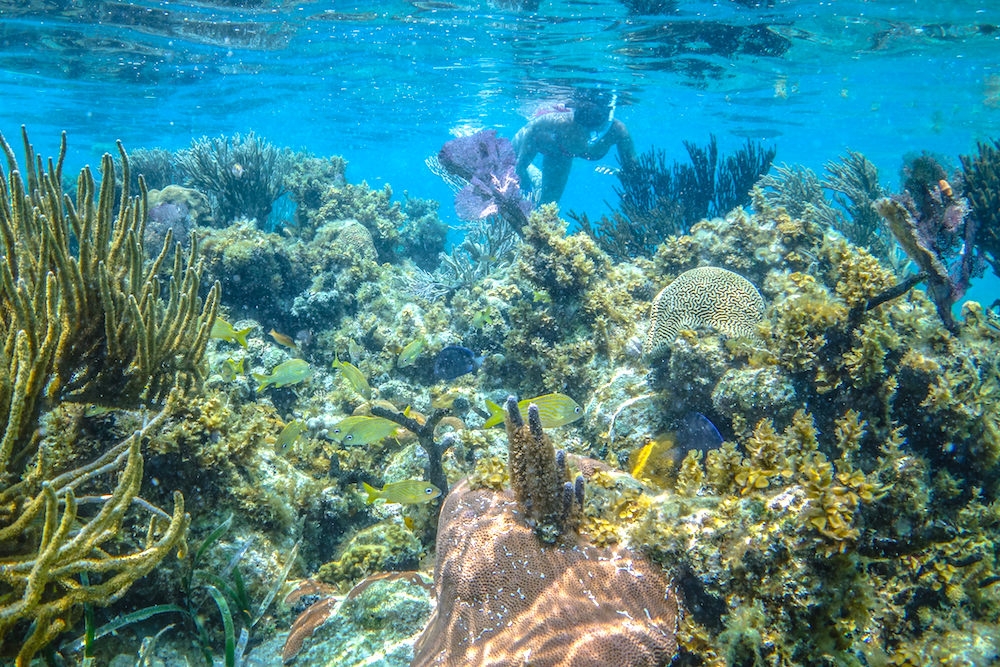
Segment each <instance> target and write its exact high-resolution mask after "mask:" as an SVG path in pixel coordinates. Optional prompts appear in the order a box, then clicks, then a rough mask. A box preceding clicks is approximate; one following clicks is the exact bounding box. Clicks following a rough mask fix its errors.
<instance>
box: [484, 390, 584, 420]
mask: <svg viewBox="0 0 1000 667" xmlns="http://www.w3.org/2000/svg"><path fill="white" fill-rule="evenodd" d="M532 403H534V404H535V405H537V406H538V416H539V417H541V418H542V426H543V427H544V428H555V427H556V426H565V425H566V424H572V423H573V422H575V421H576V420H577V419H579V418H580V417H582V416H583V408H581V407H580V404H579V403H577V402H576V401H574V400H573V399H572V398H570V397H569V396H567V395H566V394H558V393H553V394H545V395H543V396H536V397H535V398H526V399H524V400H523V401H519V402H518V404H517V407H518V409H519V410H520V411H521V416H522V417H523V418H524V419H527V418H528V406H529V405H531V404H532ZM486 408H487V409H488V410H489V411H490V416H489V418H488V419H487V420H486V422H485V423H484V424H483V428H490V427H491V426H496V425H497V424H501V423H503V419H504V413H505V411H504V409H503V408H502V407H501V406H499V405H497V404H496V403H494V402H493V401H490V400H488V399H487V401H486Z"/></svg>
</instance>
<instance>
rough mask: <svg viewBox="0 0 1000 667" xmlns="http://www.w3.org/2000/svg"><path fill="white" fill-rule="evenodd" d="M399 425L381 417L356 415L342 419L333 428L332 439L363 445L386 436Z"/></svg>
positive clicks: (342, 442) (398, 427) (346, 443)
mask: <svg viewBox="0 0 1000 667" xmlns="http://www.w3.org/2000/svg"><path fill="white" fill-rule="evenodd" d="M400 428H401V427H400V426H399V424H397V423H396V422H394V421H390V420H388V419H383V418H382V417H369V416H366V415H356V416H353V417H347V418H346V419H342V420H341V421H340V423H338V424H337V427H336V428H335V429H334V439H335V440H337V441H339V442H340V444H342V445H354V446H358V447H362V446H364V445H368V444H371V443H373V442H378V441H379V440H383V439H385V438H388V437H389V436H390V435H392V434H394V433H395V432H396V430H397V429H400Z"/></svg>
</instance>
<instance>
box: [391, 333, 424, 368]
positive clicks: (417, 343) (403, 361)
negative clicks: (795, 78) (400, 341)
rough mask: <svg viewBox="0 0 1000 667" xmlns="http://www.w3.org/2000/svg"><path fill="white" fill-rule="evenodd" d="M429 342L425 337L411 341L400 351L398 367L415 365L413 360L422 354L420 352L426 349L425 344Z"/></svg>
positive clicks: (397, 360) (397, 359) (397, 358)
mask: <svg viewBox="0 0 1000 667" xmlns="http://www.w3.org/2000/svg"><path fill="white" fill-rule="evenodd" d="M426 344H427V341H425V340H424V339H423V338H417V339H416V340H414V341H411V342H410V343H407V345H406V346H405V347H403V349H402V350H401V351H400V353H399V356H398V357H396V368H406V367H407V366H412V365H413V360H414V359H416V358H417V357H418V356H420V353H421V352H423V350H424V345H426Z"/></svg>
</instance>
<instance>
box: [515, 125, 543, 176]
mask: <svg viewBox="0 0 1000 667" xmlns="http://www.w3.org/2000/svg"><path fill="white" fill-rule="evenodd" d="M511 145H512V146H513V148H514V153H515V155H517V164H516V165H515V167H514V169H515V171H517V177H518V179H520V181H521V187H522V188H525V189H529V188H530V187H531V177H530V175H529V174H528V166H529V165H530V164H531V162H532V160H534V159H535V156H536V155H538V149H537V148H536V147H535V140H534V124H533V123H528V124H527V125H525V126H524V127H522V128H521V129H520V130H518V131H517V134H515V135H514V140H513V141H511Z"/></svg>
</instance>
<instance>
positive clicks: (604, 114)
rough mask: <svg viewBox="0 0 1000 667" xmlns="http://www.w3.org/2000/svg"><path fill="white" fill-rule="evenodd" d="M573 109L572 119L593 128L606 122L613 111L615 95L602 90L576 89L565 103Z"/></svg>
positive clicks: (590, 128) (610, 117)
mask: <svg viewBox="0 0 1000 667" xmlns="http://www.w3.org/2000/svg"><path fill="white" fill-rule="evenodd" d="M566 106H568V107H569V108H570V109H572V110H573V120H574V121H575V122H576V123H578V124H579V125H581V126H583V127H585V128H587V129H589V130H595V129H597V128H599V127H601V126H602V125H604V124H605V123H608V122H609V121H610V120H611V119H612V117H613V114H614V112H615V96H614V94H612V93H607V92H604V91H602V90H593V89H585V90H577V91H576V92H575V93H574V94H573V98H572V99H571V100H570V101H569V102H568V103H567V104H566Z"/></svg>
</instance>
